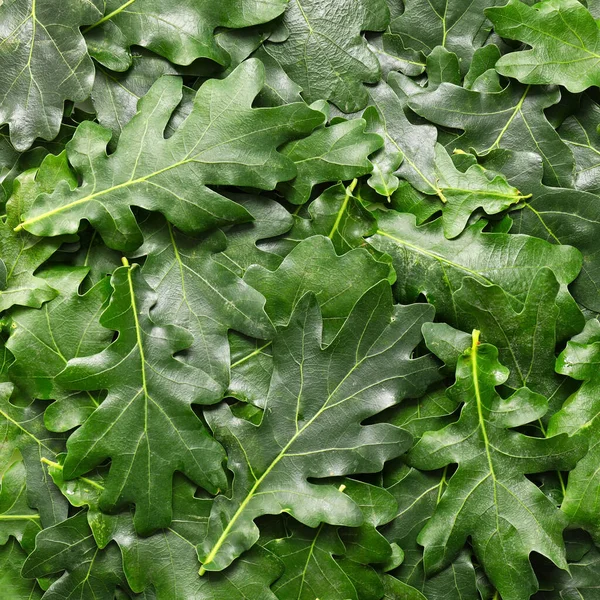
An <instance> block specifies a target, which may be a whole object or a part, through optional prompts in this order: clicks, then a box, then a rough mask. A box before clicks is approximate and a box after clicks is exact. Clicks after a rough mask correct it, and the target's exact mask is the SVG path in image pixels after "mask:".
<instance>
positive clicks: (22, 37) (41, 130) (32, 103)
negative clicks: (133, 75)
mask: <svg viewBox="0 0 600 600" xmlns="http://www.w3.org/2000/svg"><path fill="white" fill-rule="evenodd" d="M100 16H101V13H100V11H99V10H98V8H97V6H96V5H95V4H94V2H88V1H86V0H73V2H60V3H55V2H38V1H36V0H12V1H11V2H3V3H2V5H0V89H1V90H2V92H0V123H8V124H9V129H10V138H11V141H12V143H13V145H14V146H15V148H16V149H17V150H21V151H22V150H27V149H28V148H29V147H30V146H31V144H32V143H33V141H34V140H35V138H37V137H41V138H44V139H45V140H51V139H53V138H55V137H56V135H57V134H58V130H59V129H60V125H61V120H62V116H63V106H64V103H65V100H75V101H79V100H85V99H86V98H87V97H88V96H89V94H90V91H91V89H92V84H93V82H94V65H93V63H92V60H91V58H90V57H89V56H88V53H87V48H86V44H85V41H84V39H83V36H82V35H81V32H80V31H79V28H80V27H81V26H82V25H87V24H89V23H93V22H94V21H95V20H96V19H98V18H99V17H100Z"/></svg>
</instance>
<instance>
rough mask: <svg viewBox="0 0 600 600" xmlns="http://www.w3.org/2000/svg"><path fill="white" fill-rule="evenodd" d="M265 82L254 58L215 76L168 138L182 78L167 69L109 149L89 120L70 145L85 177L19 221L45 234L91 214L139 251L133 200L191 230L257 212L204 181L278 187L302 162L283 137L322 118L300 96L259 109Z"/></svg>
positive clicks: (108, 233)
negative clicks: (285, 149)
mask: <svg viewBox="0 0 600 600" xmlns="http://www.w3.org/2000/svg"><path fill="white" fill-rule="evenodd" d="M263 83H264V74H263V67H262V65H261V63H260V62H258V61H256V60H254V61H246V62H245V63H243V64H242V65H240V66H239V67H238V68H237V69H236V70H235V71H234V72H233V73H232V74H231V75H230V76H229V77H228V78H227V79H225V80H223V81H217V80H211V81H208V82H207V83H205V84H204V85H203V86H202V88H201V89H200V90H199V91H198V93H197V94H196V97H195V100H194V109H193V110H192V112H191V114H190V115H189V117H188V118H187V119H186V120H185V121H184V122H183V124H182V125H181V127H179V128H178V129H177V131H176V132H175V134H174V135H173V136H171V137H169V138H168V139H165V137H164V129H165V127H166V125H167V123H168V121H169V117H170V116H171V113H172V112H173V110H174V108H175V107H176V106H177V104H178V103H179V101H180V99H181V81H180V80H178V79H177V78H173V77H163V78H161V79H159V80H157V82H156V83H155V84H154V85H153V86H152V89H151V90H150V91H149V92H148V94H146V96H144V99H143V100H142V102H141V103H140V107H139V108H140V110H139V112H138V113H137V115H136V117H134V118H133V119H132V120H131V121H130V122H129V124H128V125H127V126H126V127H125V128H124V131H123V133H122V135H121V137H120V139H119V145H118V147H117V150H116V151H115V153H114V154H111V155H109V156H107V154H106V144H107V143H108V141H109V140H110V137H111V134H110V132H109V131H107V130H105V129H104V128H102V127H99V126H98V125H96V124H94V123H91V122H89V121H86V122H85V123H83V124H82V125H80V127H79V128H78V130H77V132H76V134H75V137H74V138H73V140H72V142H70V143H69V149H68V154H69V160H70V162H71V163H72V164H73V166H75V167H76V168H77V169H78V171H79V173H80V176H81V177H82V180H83V183H82V185H81V186H79V187H77V188H76V189H74V190H73V189H71V188H70V187H69V186H67V185H65V184H61V185H58V186H57V187H56V190H55V191H54V193H52V194H51V195H40V196H38V197H37V198H36V200H35V201H34V203H33V205H32V207H31V209H30V210H29V211H27V213H26V214H25V215H24V220H23V222H22V223H21V224H20V225H19V226H18V229H26V230H27V231H30V232H31V233H34V234H36V235H47V236H48V235H49V236H54V235H59V234H61V233H73V232H75V231H77V229H78V227H79V222H80V221H81V219H84V218H85V219H87V220H89V221H90V223H92V225H94V226H95V227H96V228H97V230H98V232H99V233H100V235H102V238H103V240H104V241H105V242H106V243H107V244H108V245H109V246H110V247H112V248H117V249H122V250H134V249H135V248H136V247H138V246H139V245H140V243H141V241H142V236H141V233H140V230H139V227H138V225H137V223H136V220H135V217H134V215H133V213H132V212H131V208H130V207H131V206H132V205H133V206H141V207H143V208H146V209H148V210H158V211H160V212H162V213H163V214H164V215H165V216H166V217H167V219H169V221H171V222H172V223H173V224H174V225H175V226H177V227H179V228H180V229H182V230H183V231H185V232H187V233H199V232H201V231H205V230H207V229H210V228H212V227H215V226H218V225H227V224H230V223H235V222H237V221H245V220H250V216H249V215H248V213H247V212H246V211H245V210H244V209H243V208H242V207H241V206H239V205H238V204H236V203H234V202H232V201H231V200H228V199H227V198H225V197H223V196H221V195H220V194H217V193H216V192H214V191H213V190H211V189H210V188H208V187H206V185H205V184H209V183H210V184H233V185H235V184H238V185H254V186H256V187H258V188H265V189H272V188H273V187H275V185H276V183H277V182H278V181H282V180H286V179H292V178H293V177H294V176H295V175H296V173H297V169H296V167H295V166H294V164H293V162H292V160H291V159H289V158H287V157H285V156H282V155H281V154H279V153H277V152H276V148H277V146H280V145H281V144H282V143H283V142H285V141H288V140H289V139H291V138H293V137H296V136H298V135H301V134H303V133H308V132H310V131H311V130H312V129H314V127H315V126H317V125H319V124H320V123H321V122H322V121H323V118H324V117H323V115H322V113H320V112H318V111H314V110H311V109H310V108H308V106H306V105H304V104H301V103H296V104H289V105H286V106H282V107H276V108H262V109H253V108H252V106H251V105H252V101H253V100H254V98H255V96H256V94H258V92H259V91H260V89H261V88H262V86H263ZM225 105H226V106H227V109H225ZM227 138H229V139H227ZM249 148H252V149H253V151H251V152H248V149H249ZM265 167H266V168H265Z"/></svg>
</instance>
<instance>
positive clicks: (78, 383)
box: [59, 265, 226, 533]
mask: <svg viewBox="0 0 600 600" xmlns="http://www.w3.org/2000/svg"><path fill="white" fill-rule="evenodd" d="M112 287H113V290H114V291H113V294H112V297H111V301H110V304H109V305H108V308H107V309H106V310H105V311H104V312H103V313H102V316H101V318H100V323H101V324H102V325H103V326H104V327H106V328H107V329H110V330H113V331H118V332H119V335H118V337H117V339H116V340H115V341H114V342H113V343H112V344H111V345H110V346H109V347H108V348H106V350H104V351H103V352H101V353H100V354H96V355H93V356H91V357H87V358H73V359H71V360H70V361H69V362H68V364H67V368H66V369H65V370H64V371H63V372H62V373H61V375H60V376H59V383H60V384H61V385H63V386H64V387H66V388H67V389H74V390H82V391H90V392H91V391H96V390H108V396H107V398H106V399H105V400H104V401H103V402H102V404H101V405H100V406H99V407H98V408H97V409H96V410H95V411H94V412H93V413H92V414H91V416H90V417H89V418H88V419H87V420H86V421H85V423H84V424H83V425H82V426H81V427H80V428H79V429H78V430H77V431H75V433H73V434H72V435H71V436H70V437H69V440H68V443H67V447H68V454H67V457H66V460H65V464H64V472H65V477H66V478H73V477H77V476H79V475H83V474H85V473H86V472H88V471H90V470H91V469H92V468H94V467H96V466H97V465H99V464H100V463H102V462H103V461H104V460H105V459H106V458H109V457H110V458H111V459H112V462H111V469H110V473H109V475H108V478H107V481H106V490H105V491H104V493H103V495H102V498H101V502H100V507H101V508H104V509H107V508H114V507H115V506H122V505H123V504H125V503H127V502H131V503H134V504H135V506H136V511H135V519H134V521H135V525H136V528H137V529H138V531H141V532H145V533H146V532H150V531H152V530H154V529H156V528H158V527H163V526H167V525H168V524H169V523H170V522H171V518H172V514H171V495H172V492H171V490H172V479H173V473H174V472H175V471H176V470H178V471H181V472H184V473H185V474H186V475H188V476H189V477H190V478H191V479H193V480H194V481H196V483H198V484H199V485H202V486H204V487H205V488H207V489H208V490H210V491H213V492H215V491H216V490H217V489H219V488H223V487H225V485H226V482H225V476H224V473H223V471H222V467H221V461H222V460H223V458H224V456H223V451H222V449H221V447H220V446H219V444H217V442H215V440H214V439H213V438H212V437H211V436H210V434H209V433H208V432H207V431H206V429H205V427H204V426H203V424H202V422H201V421H200V419H198V417H197V416H196V415H195V414H194V412H193V410H192V407H191V405H192V403H203V404H210V403H214V402H217V401H219V400H220V398H221V395H220V388H219V386H218V384H217V383H216V382H215V381H214V380H213V379H212V378H211V377H210V376H209V375H208V374H206V373H205V372H203V371H201V370H200V369H198V368H197V367H192V366H190V365H187V364H185V363H183V362H182V361H181V360H178V359H177V358H174V356H173V355H174V354H175V353H176V352H179V351H181V350H184V349H186V348H188V347H189V346H190V345H191V343H192V339H193V338H192V335H191V334H190V333H189V332H187V331H186V330H185V329H182V328H180V327H177V326H175V325H157V324H155V323H154V322H153V321H152V319H151V318H150V316H149V311H150V309H151V308H152V307H153V306H154V305H155V303H156V295H155V294H154V292H153V291H152V290H151V289H150V287H149V286H148V284H147V283H146V281H145V280H144V278H143V276H142V275H141V272H140V269H139V268H138V267H137V265H133V266H131V267H130V266H124V267H121V268H119V269H117V271H115V273H114V274H113V277H112Z"/></svg>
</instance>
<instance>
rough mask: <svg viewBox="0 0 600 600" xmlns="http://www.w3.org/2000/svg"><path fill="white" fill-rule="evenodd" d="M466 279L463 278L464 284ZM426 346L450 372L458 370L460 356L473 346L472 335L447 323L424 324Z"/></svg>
mask: <svg viewBox="0 0 600 600" xmlns="http://www.w3.org/2000/svg"><path fill="white" fill-rule="evenodd" d="M465 281H466V280H463V285H464V283H465ZM423 338H424V339H425V344H426V346H427V347H428V348H429V349H430V350H431V351H432V352H433V353H434V354H435V355H436V356H437V357H438V358H439V359H440V360H442V361H443V363H444V367H445V369H446V370H447V371H449V372H450V373H454V371H456V365H457V364H458V359H459V358H460V356H461V355H462V354H463V352H465V350H467V348H469V347H470V346H471V336H470V335H469V334H468V333H465V332H464V331H460V330H458V329H454V327H451V326H450V325H448V324H446V323H427V324H426V325H423Z"/></svg>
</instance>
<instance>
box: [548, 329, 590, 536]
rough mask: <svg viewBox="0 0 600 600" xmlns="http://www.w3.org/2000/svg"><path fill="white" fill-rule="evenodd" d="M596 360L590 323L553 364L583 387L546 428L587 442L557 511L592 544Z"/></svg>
mask: <svg viewBox="0 0 600 600" xmlns="http://www.w3.org/2000/svg"><path fill="white" fill-rule="evenodd" d="M599 359H600V323H599V322H598V321H597V320H596V319H590V320H589V321H588V322H587V323H586V325H585V328H584V330H583V332H581V333H580V334H579V335H576V336H575V337H574V338H573V339H572V340H571V341H570V342H568V343H567V347H566V348H565V349H564V350H563V352H562V353H561V354H560V356H559V357H558V360H557V361H556V370H557V372H558V373H561V374H563V375H568V376H569V377H572V378H573V379H576V380H578V381H583V384H582V385H581V387H580V388H579V389H578V390H577V391H576V392H575V393H574V394H573V395H572V396H571V397H570V398H569V399H568V400H567V401H566V403H565V404H564V406H563V408H562V409H561V410H560V411H559V412H557V413H556V414H555V415H554V416H553V417H552V419H551V420H550V424H549V426H548V433H549V434H550V435H554V434H557V433H563V432H567V433H569V435H573V434H574V433H576V432H580V431H581V432H583V433H584V434H585V436H586V437H587V439H588V440H589V449H588V452H587V454H586V455H585V456H584V457H583V459H582V460H581V461H580V462H579V463H578V465H577V466H576V467H575V469H574V470H573V471H572V472H571V473H570V474H569V479H568V483H567V491H566V494H565V498H564V500H563V503H562V506H561V509H562V511H563V512H564V513H565V514H566V515H567V516H568V517H569V520H570V523H571V524H572V525H574V526H576V527H581V528H583V529H586V530H587V531H589V532H590V533H591V534H592V536H593V537H594V539H595V541H596V542H598V540H600V527H599V525H598V496H597V490H598V486H600V477H599V474H598V456H599V454H600V452H599V449H600V420H599V419H598V417H599V416H600V404H599V403H598V386H599V379H598V369H597V366H596V365H597V363H598V360H599Z"/></svg>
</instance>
